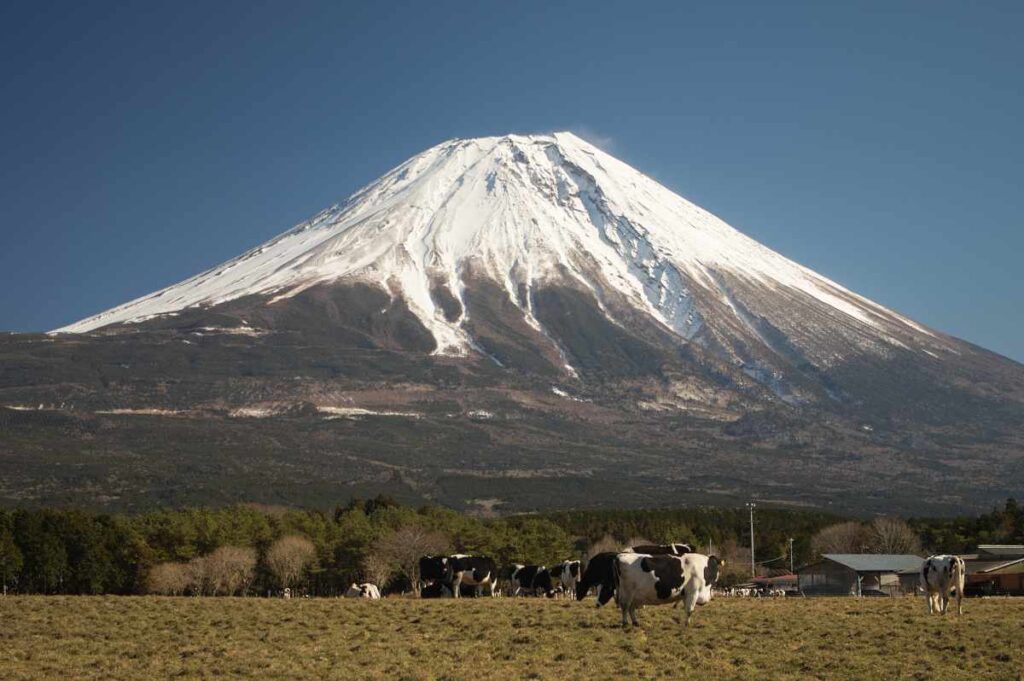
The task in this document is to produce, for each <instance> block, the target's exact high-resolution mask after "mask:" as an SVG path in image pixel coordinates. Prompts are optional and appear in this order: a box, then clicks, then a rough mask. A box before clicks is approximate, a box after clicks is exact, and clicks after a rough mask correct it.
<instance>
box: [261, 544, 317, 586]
mask: <svg viewBox="0 0 1024 681" xmlns="http://www.w3.org/2000/svg"><path fill="white" fill-rule="evenodd" d="M315 557H316V547H315V546H313V542H311V541H310V540H308V539H306V538H305V537H302V536H299V535H296V534H291V535H287V536H284V537H281V538H280V539H278V540H277V541H276V542H274V543H273V544H271V546H270V548H269V549H268V550H267V567H268V568H270V571H271V572H272V573H273V575H274V576H275V577H277V581H279V582H280V583H281V586H282V587H294V586H296V585H297V583H298V581H299V579H300V578H301V577H302V575H303V573H304V572H305V571H306V568H307V567H309V565H310V564H311V563H312V562H313V559H314V558H315Z"/></svg>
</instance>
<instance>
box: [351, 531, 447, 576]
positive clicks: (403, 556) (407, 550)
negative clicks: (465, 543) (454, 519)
mask: <svg viewBox="0 0 1024 681" xmlns="http://www.w3.org/2000/svg"><path fill="white" fill-rule="evenodd" d="M450 546H451V542H450V541H449V539H448V537H447V536H445V535H444V534H442V533H441V532H436V531H433V530H427V529H425V528H422V527H419V526H418V525H403V526H402V527H400V528H398V529H397V530H395V531H394V532H392V533H391V534H389V535H387V536H385V537H382V538H380V539H378V540H377V541H376V542H374V543H373V550H372V551H371V553H373V554H376V555H377V556H379V557H380V559H381V560H384V561H386V562H388V563H391V564H392V565H394V566H396V567H397V568H398V572H400V573H401V574H403V575H405V576H406V577H407V578H408V579H409V581H410V582H411V583H412V587H413V590H415V591H417V592H418V591H419V583H420V558H421V557H422V556H427V555H438V554H443V553H446V552H447V551H448V549H449V547H450Z"/></svg>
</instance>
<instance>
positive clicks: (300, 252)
mask: <svg viewBox="0 0 1024 681" xmlns="http://www.w3.org/2000/svg"><path fill="white" fill-rule="evenodd" d="M469 275H472V276H475V277H486V278H488V279H491V280H493V281H494V282H497V283H498V284H499V285H500V286H502V287H503V288H504V289H505V291H506V292H507V294H508V297H509V299H510V300H511V301H512V302H513V303H514V304H515V305H516V306H517V307H519V308H520V309H521V310H522V313H523V316H524V319H525V320H526V321H527V323H528V324H530V325H531V326H533V327H534V328H536V329H538V330H541V331H543V330H542V329H541V324H540V322H539V321H538V320H537V318H536V316H535V315H534V311H533V309H532V302H531V301H532V300H533V298H532V291H534V290H535V289H536V288H537V287H541V286H545V285H548V284H551V283H555V282H560V283H569V284H571V285H573V286H575V287H578V288H580V289H581V290H585V291H590V292H592V293H593V295H594V297H595V299H596V300H597V301H598V302H599V303H600V301H602V300H604V299H605V298H606V297H607V295H608V294H610V293H614V294H615V295H617V296H621V297H622V298H623V299H625V300H628V301H629V302H630V304H631V305H632V306H633V307H634V308H635V309H637V310H640V311H641V312H643V313H645V314H647V315H649V316H650V317H651V318H653V319H655V320H656V321H657V323H658V324H660V325H661V326H662V327H664V328H665V329H667V330H669V331H670V332H671V333H673V334H675V335H676V336H678V337H679V338H680V340H681V341H682V342H685V341H689V340H692V339H694V338H695V337H696V336H697V335H698V334H700V333H701V332H702V330H704V329H705V327H706V325H707V324H708V320H709V316H714V315H715V314H720V313H716V310H722V309H724V310H726V314H727V315H731V316H732V317H733V319H732V320H731V322H730V323H735V324H738V325H740V326H742V327H743V328H745V329H747V330H748V331H749V332H750V334H753V335H755V336H758V337H762V340H763V341H764V342H765V343H766V344H770V340H768V339H766V338H763V336H764V333H763V329H761V328H760V327H762V326H763V320H765V319H768V320H769V321H770V322H771V324H773V325H774V327H782V326H785V324H783V323H782V322H779V323H776V321H775V320H774V319H773V316H777V314H776V313H777V311H772V310H769V309H765V308H764V305H763V304H761V305H759V304H758V296H757V295H753V296H752V297H747V298H745V299H743V300H740V299H739V298H738V297H737V296H738V293H737V284H736V282H741V283H742V286H743V287H749V289H750V290H753V291H768V292H771V291H780V290H781V291H787V292H789V293H790V294H791V295H798V296H801V297H802V298H809V299H813V300H815V301H817V302H818V303H820V304H822V305H824V306H825V307H826V308H827V309H828V310H831V311H832V312H833V313H835V314H837V315H838V318H840V319H843V320H844V324H846V323H852V324H853V325H854V326H855V327H859V329H860V330H859V331H857V333H863V334H867V335H868V336H874V337H877V338H879V339H881V340H882V342H883V343H892V344H896V345H901V344H902V341H901V340H900V338H902V337H904V336H905V334H908V333H909V334H914V335H926V336H931V334H930V332H928V331H927V330H925V329H923V328H921V327H919V326H918V325H916V324H914V323H913V322H911V321H910V320H907V319H905V318H903V317H901V316H899V315H897V314H895V313H893V312H891V311H889V310H887V309H885V308H883V307H881V306H879V305H877V304H875V303H872V302H871V301H868V300H866V299H864V298H862V297H860V296H857V295H856V294H853V293H851V292H850V291H847V290H846V289H844V288H842V287H841V286H839V285H837V284H835V283H833V282H831V281H829V280H828V279H826V278H824V277H822V276H820V275H818V274H816V273H814V272H812V271H810V270H808V269H806V268H804V267H802V266H800V265H798V264H796V263H794V262H792V261H790V260H788V259H786V258H784V257H783V256H781V255H779V254H777V253H775V252H774V251H772V250H770V249H768V248H766V247H764V246H762V245H760V244H759V243H757V242H755V241H754V240H752V239H750V238H748V237H746V236H744V235H743V234H741V233H740V232H738V231H737V230H735V229H733V228H732V227H730V226H729V225H727V224H726V223H725V222H723V221H722V220H720V219H718V218H717V217H715V216H714V215H712V214H710V213H708V212H707V211H705V210H703V209H701V208H700V207H698V206H696V205H694V204H692V203H690V202H689V201H687V200H685V199H683V198H682V197H680V196H678V195H677V194H675V193H673V192H672V191H670V190H668V189H667V188H665V187H663V186H662V185H660V184H658V183H657V182H655V181H654V180H652V179H651V178H649V177H647V176H646V175H644V174H643V173H641V172H639V171H637V170H635V169H634V168H632V167H630V166H628V165H626V164H625V163H623V162H621V161H619V160H617V159H616V158H614V157H612V156H610V155H609V154H607V153H605V152H603V151H601V150H600V149H598V148H596V147H595V146H593V145H591V144H589V143H587V142H586V141H584V140H582V139H580V138H579V137H577V136H576V135H573V134H572V133H569V132H557V133H552V134H543V135H505V136H502V137H481V138H475V139H455V140H450V141H447V142H444V143H442V144H439V145H437V146H435V147H432V148H430V149H428V150H426V151H424V152H422V153H420V154H418V155H416V156H414V157H412V158H411V159H409V160H408V161H406V162H405V163H402V164H401V165H399V166H398V167H397V168H395V169H393V170H391V171H390V172H388V173H387V174H385V175H384V176H383V177H381V178H380V179H378V180H376V181H375V182H373V183H372V184H369V185H367V186H366V187H364V188H363V189H361V190H359V191H358V192H356V193H355V194H353V195H352V196H351V197H349V199H348V200H346V201H345V202H344V203H343V204H341V205H339V206H335V207H332V208H330V209H328V210H325V211H323V212H321V213H320V214H318V215H316V216H315V217H314V218H312V219H311V220H309V221H307V222H304V223H302V224H300V225H297V226H296V227H294V228H292V229H291V230H289V231H287V232H285V233H283V234H282V235H280V236H278V237H277V238H275V239H273V240H271V241H269V242H267V243H265V244H262V245H260V246H258V247H256V248H254V249H252V250H250V251H248V252H247V253H244V254H243V255H241V256H239V257H237V258H235V259H233V260H229V261H227V262H225V263H223V264H222V265H219V266H217V267H214V268H213V269H210V270H208V271H206V272H203V273H201V274H198V275H196V276H194V277H192V278H191V279H188V280H186V281H183V282H181V283H179V284H175V285H173V286H170V287H168V288H165V289H163V290H161V291H158V292H156V293H153V294H151V295H148V296H145V297H143V298H139V299H137V300H134V301H131V302H129V303H127V304H124V305H121V306H119V307H116V308H113V309H111V310H108V311H106V312H103V313H100V314H98V315H95V316H93V317H89V318H87V319H84V320H81V321H79V322H76V323H74V324H71V325H68V326H66V327H64V328H61V329H58V331H60V332H86V331H91V330H93V329H97V328H100V327H103V326H107V325H111V324H119V323H133V322H139V321H143V320H146V319H150V318H152V317H155V316H159V315H165V314H169V313H174V312H178V311H180V310H183V309H186V308H196V307H207V306H213V305H217V304H220V303H224V302H227V301H231V300H235V299H238V298H240V297H242V296H249V295H263V296H267V298H268V302H269V303H271V304H272V303H279V302H281V301H283V300H287V299H288V298H290V297H292V296H295V295H296V294H298V293H300V292H302V291H304V290H306V289H308V288H310V287H312V286H316V285H320V284H325V283H330V282H341V281H346V280H353V281H362V282H370V283H373V284H375V285H379V286H381V287H383V288H384V289H386V290H387V291H389V292H390V293H391V295H392V296H401V297H402V298H403V299H404V300H405V302H406V303H407V305H408V307H409V309H410V311H411V312H412V313H413V314H414V315H415V316H416V317H417V318H418V319H419V321H420V322H422V324H423V325H424V326H425V327H426V328H427V329H428V330H429V331H430V333H431V334H432V335H433V337H434V339H435V340H436V343H437V352H438V353H443V354H467V353H469V352H472V351H473V349H474V342H473V339H472V338H471V337H469V335H468V334H467V332H466V328H465V327H466V325H465V322H466V319H465V314H466V313H465V310H466V305H465V301H464V294H465V287H466V285H467V278H468V277H469ZM438 286H443V287H444V288H446V289H447V290H448V292H449V293H450V294H451V295H452V296H453V297H454V298H456V299H457V300H459V302H460V303H461V309H462V310H463V312H462V313H461V316H459V317H458V318H455V319H451V318H450V315H449V316H446V314H445V313H444V311H443V310H442V309H441V307H440V306H439V305H438V302H437V300H436V298H437V296H436V289H437V287H438ZM608 314H609V316H612V314H611V313H610V312H609V313H608ZM792 324H796V325H797V326H799V322H792ZM774 327H773V328H774ZM714 333H716V334H718V335H721V333H723V332H722V331H721V330H716V331H714Z"/></svg>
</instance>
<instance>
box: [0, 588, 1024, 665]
mask: <svg viewBox="0 0 1024 681" xmlns="http://www.w3.org/2000/svg"><path fill="white" fill-rule="evenodd" d="M924 607H925V606H924V602H923V601H922V600H920V599H887V598H877V599H863V600H856V599H786V600H774V601H768V600H765V601H754V600H742V599H719V600H716V601H714V602H712V603H711V604H710V605H708V606H706V607H704V608H701V609H699V610H698V612H697V613H696V615H695V618H694V621H693V625H692V626H691V627H690V629H689V630H683V629H682V628H681V627H680V626H679V625H678V624H677V623H676V621H675V619H674V618H675V616H676V614H677V612H678V611H674V610H672V609H670V608H665V607H660V608H646V609H645V610H644V611H643V612H642V613H641V621H642V622H643V624H644V629H643V630H622V629H620V628H619V627H618V621H619V618H618V612H617V611H616V610H614V609H613V608H611V607H608V608H604V609H601V610H598V609H596V608H594V603H593V599H591V600H589V601H587V602H584V603H574V602H569V601H545V600H536V599H530V600H525V599H521V600H512V599H495V600H484V599H480V600H468V599H467V600H462V601H460V602H454V601H415V600H404V599H388V600H384V601H377V602H370V601H354V600H326V599H324V600H316V599H314V600H302V599H296V600H291V601H284V600H265V599H255V598H247V599H242V598H209V599H194V598H192V599H190V598H160V597H146V598H135V597H96V598H92V597H41V596H30V597H10V596H8V597H6V598H0V648H2V658H0V677H2V678H3V679H4V680H5V681H14V680H16V679H54V678H58V679H75V680H77V679H157V678H160V679H163V678H173V677H181V678H221V677H236V678H258V679H472V680H473V681H478V680H480V679H519V678H522V679H558V680H559V681H562V680H565V679H575V678H580V679H588V681H591V680H593V679H601V678H611V677H615V678H642V679H679V678H699V679H701V680H702V681H705V680H709V679H773V680H777V679H816V678H822V679H886V680H887V681H890V680H895V679H935V678H940V677H941V678H942V679H943V681H952V680H953V679H971V680H972V681H978V680H980V679H998V680H1000V681H1004V680H1006V679H1024V645H1022V642H1024V599H1018V600H1001V599H1000V600H996V599H993V600H977V599H972V600H969V601H967V602H966V610H967V612H966V614H965V615H964V616H963V617H962V618H957V617H955V616H947V617H946V618H941V617H927V616H926V615H925V612H924Z"/></svg>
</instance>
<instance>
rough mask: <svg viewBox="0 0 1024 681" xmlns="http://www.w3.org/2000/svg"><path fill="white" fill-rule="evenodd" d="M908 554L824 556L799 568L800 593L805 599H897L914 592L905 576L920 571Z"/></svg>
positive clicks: (832, 554) (839, 554)
mask: <svg viewBox="0 0 1024 681" xmlns="http://www.w3.org/2000/svg"><path fill="white" fill-rule="evenodd" d="M922 560H924V559H923V558H921V557H920V556H915V555H911V554H884V553H881V554H875V553H826V554H823V555H822V557H821V560H819V561H818V562H816V563H811V564H810V565H805V566H803V567H801V568H799V569H798V570H797V571H796V572H797V580H798V585H799V588H800V592H801V593H803V594H805V595H807V596H882V595H885V596H899V595H902V594H905V593H914V588H915V586H914V585H912V584H911V583H910V582H911V580H909V579H907V577H906V576H905V575H907V574H908V573H910V572H911V571H913V572H914V574H915V575H916V573H917V572H918V571H919V570H920V569H921V561H922Z"/></svg>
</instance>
